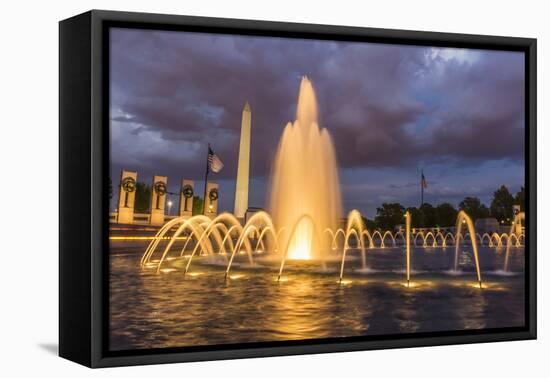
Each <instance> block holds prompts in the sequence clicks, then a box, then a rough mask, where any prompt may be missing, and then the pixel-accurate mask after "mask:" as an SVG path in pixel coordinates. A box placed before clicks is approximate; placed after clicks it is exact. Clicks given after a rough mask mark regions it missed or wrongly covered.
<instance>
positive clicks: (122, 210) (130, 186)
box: [117, 171, 137, 224]
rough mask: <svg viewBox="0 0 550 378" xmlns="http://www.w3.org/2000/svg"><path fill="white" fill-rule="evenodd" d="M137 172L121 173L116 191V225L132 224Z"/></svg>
mask: <svg viewBox="0 0 550 378" xmlns="http://www.w3.org/2000/svg"><path fill="white" fill-rule="evenodd" d="M136 181H137V172H130V171H122V173H121V174H120V185H119V191H118V218H117V219H118V220H117V222H118V223H124V224H132V223H134V204H135V201H136Z"/></svg>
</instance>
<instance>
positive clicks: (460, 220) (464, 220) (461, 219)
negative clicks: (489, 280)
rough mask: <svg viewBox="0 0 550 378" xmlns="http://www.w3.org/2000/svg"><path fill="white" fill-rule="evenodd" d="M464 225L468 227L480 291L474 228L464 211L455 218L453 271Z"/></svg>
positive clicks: (456, 264)
mask: <svg viewBox="0 0 550 378" xmlns="http://www.w3.org/2000/svg"><path fill="white" fill-rule="evenodd" d="M464 224H466V226H467V227H468V233H469V235H470V240H471V243H472V249H473V251H474V259H475V263H476V272H477V282H478V283H479V288H480V289H481V287H482V286H481V270H480V268H479V255H478V251H477V241H476V237H475V228H474V222H473V221H472V218H470V217H469V216H468V214H466V213H465V212H464V210H460V212H459V213H458V216H457V217H456V247H455V266H454V270H455V271H458V251H459V249H460V233H461V231H462V226H463V225H464Z"/></svg>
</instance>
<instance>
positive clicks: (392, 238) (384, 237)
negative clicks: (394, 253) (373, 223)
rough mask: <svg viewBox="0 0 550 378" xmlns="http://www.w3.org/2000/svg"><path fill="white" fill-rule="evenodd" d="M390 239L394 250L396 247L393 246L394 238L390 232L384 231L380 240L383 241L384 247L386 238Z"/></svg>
mask: <svg viewBox="0 0 550 378" xmlns="http://www.w3.org/2000/svg"><path fill="white" fill-rule="evenodd" d="M388 235H389V237H390V240H391V241H392V244H393V247H394V248H395V247H396V245H395V237H394V236H393V235H392V233H391V231H386V232H384V235H382V239H383V240H384V245H385V240H386V236H388Z"/></svg>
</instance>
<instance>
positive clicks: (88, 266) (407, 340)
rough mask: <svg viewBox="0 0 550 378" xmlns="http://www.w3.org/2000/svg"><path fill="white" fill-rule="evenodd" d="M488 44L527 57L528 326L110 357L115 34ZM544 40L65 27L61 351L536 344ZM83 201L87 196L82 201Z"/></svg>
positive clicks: (90, 359)
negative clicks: (111, 58) (539, 49)
mask: <svg viewBox="0 0 550 378" xmlns="http://www.w3.org/2000/svg"><path fill="white" fill-rule="evenodd" d="M113 26H124V27H135V28H146V29H162V30H186V31H204V32H209V33H226V34H241V35H255V36H278V37H289V38H297V37H298V38H307V39H328V40H343V41H365V42H380V43H398V44H410V45H421V46H446V47H464V48H482V49H489V50H510V51H522V52H524V53H525V85H526V92H525V110H526V111H525V125H526V127H525V132H526V138H525V142H526V146H525V162H526V167H525V172H526V176H525V177H526V182H525V185H526V188H525V189H526V191H527V193H528V196H527V198H526V204H525V207H526V212H527V217H526V224H525V225H526V247H525V248H526V249H525V250H526V254H525V267H526V268H525V280H526V286H525V289H526V308H525V320H526V324H525V326H524V327H518V328H506V329H488V330H477V331H465V330H464V331H453V332H450V331H449V332H433V333H419V334H414V335H410V334H407V335H385V336H364V337H351V338H349V339H348V338H347V339H323V340H304V341H288V342H262V343H250V344H243V345H225V346H224V345H221V346H208V347H183V348H169V349H158V350H156V349H151V350H136V351H129V352H109V350H108V348H107V340H108V338H107V334H106V330H107V325H108V289H109V288H108V281H107V273H108V268H109V266H108V257H107V256H106V255H105V253H104V252H103V251H105V250H107V248H108V224H109V220H108V193H107V192H108V190H107V183H106V180H105V178H106V177H108V175H107V174H106V172H108V171H109V133H108V127H109V91H108V83H109V78H108V75H109V70H108V67H109V65H108V45H109V44H108V39H107V37H108V33H107V31H108V28H109V27H113ZM536 64H537V53H536V39H530V38H514V37H496V36H485V35H466V34H450V33H434V32H418V31H406V30H386V29H374V28H357V27H342V26H328V25H310V24H296V23H281V22H266V21H249V20H235V19H222V18H204V17H189V16H174V15H161V14H145V13H128V12H113V11H102V10H92V11H89V12H86V13H84V14H81V15H78V16H75V17H72V18H69V19H67V20H63V21H61V22H60V23H59V93H60V94H59V172H60V174H59V187H60V191H59V212H60V217H59V219H60V221H59V354H60V356H62V357H64V358H67V359H69V360H72V361H75V362H77V363H80V364H83V365H86V366H89V367H108V366H119V365H138V364H156V363H169V362H186V361H202V360H218V359H233V358H248V357H265V356H280V355H296V354H309V353H326V352H343V351H356V350H369V349H386V348H405V347H417V346H432V345H447V344H459V343H461V344H465V343H479V342H495V341H507V340H525V339H535V338H536V334H537V333H536V330H537V324H536V323H537V317H536V305H537V303H536V290H537V288H536V260H537V256H536V110H537V109H536V92H537V91H536V85H537V80H536V69H537V67H536ZM83 199H84V200H83Z"/></svg>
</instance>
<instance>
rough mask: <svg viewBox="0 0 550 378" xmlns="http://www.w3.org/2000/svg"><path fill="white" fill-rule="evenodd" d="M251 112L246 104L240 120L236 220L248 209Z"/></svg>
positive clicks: (243, 215) (242, 216)
mask: <svg viewBox="0 0 550 378" xmlns="http://www.w3.org/2000/svg"><path fill="white" fill-rule="evenodd" d="M251 125H252V111H251V110H250V105H249V104H248V102H247V103H246V104H245V105H244V108H243V114H242V120H241V140H240V145H239V162H238V166H237V181H236V184H235V210H234V214H235V216H236V217H237V218H244V217H245V215H246V210H247V209H248V184H249V175H250V174H249V173H250V128H251Z"/></svg>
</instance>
